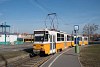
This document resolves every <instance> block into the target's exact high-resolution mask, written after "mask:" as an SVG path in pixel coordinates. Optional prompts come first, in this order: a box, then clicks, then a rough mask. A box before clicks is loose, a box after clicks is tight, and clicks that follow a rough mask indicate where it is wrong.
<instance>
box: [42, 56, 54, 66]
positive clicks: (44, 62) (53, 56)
mask: <svg viewBox="0 0 100 67" xmlns="http://www.w3.org/2000/svg"><path fill="white" fill-rule="evenodd" d="M54 56H56V55H54ZM54 56H52V57H51V58H50V59H48V60H47V61H46V62H44V63H43V64H42V65H41V66H40V67H43V65H44V64H46V63H47V62H48V61H49V60H51V59H52V58H53V57H54Z"/></svg>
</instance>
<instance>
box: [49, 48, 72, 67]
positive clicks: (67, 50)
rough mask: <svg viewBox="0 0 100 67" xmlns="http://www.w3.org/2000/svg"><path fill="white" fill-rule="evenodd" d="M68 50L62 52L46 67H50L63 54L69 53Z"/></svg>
mask: <svg viewBox="0 0 100 67" xmlns="http://www.w3.org/2000/svg"><path fill="white" fill-rule="evenodd" d="M69 50H70V49H67V50H66V51H64V52H62V53H61V54H60V55H58V56H57V57H56V58H55V59H54V60H53V61H52V62H51V63H50V64H49V66H48V67H51V65H52V64H53V63H54V62H55V61H56V60H57V59H58V58H59V57H60V56H61V55H62V54H64V53H65V52H67V51H69Z"/></svg>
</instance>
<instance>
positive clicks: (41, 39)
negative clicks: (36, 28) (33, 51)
mask: <svg viewBox="0 0 100 67" xmlns="http://www.w3.org/2000/svg"><path fill="white" fill-rule="evenodd" d="M35 41H42V42H43V41H48V34H45V35H43V36H37V35H36V36H35Z"/></svg>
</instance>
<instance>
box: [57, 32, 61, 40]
mask: <svg viewBox="0 0 100 67" xmlns="http://www.w3.org/2000/svg"><path fill="white" fill-rule="evenodd" d="M57 41H60V34H59V33H57Z"/></svg>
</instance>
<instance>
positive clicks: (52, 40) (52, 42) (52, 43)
mask: <svg viewBox="0 0 100 67" xmlns="http://www.w3.org/2000/svg"><path fill="white" fill-rule="evenodd" d="M55 52H56V43H55V36H54V35H50V53H55Z"/></svg>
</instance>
